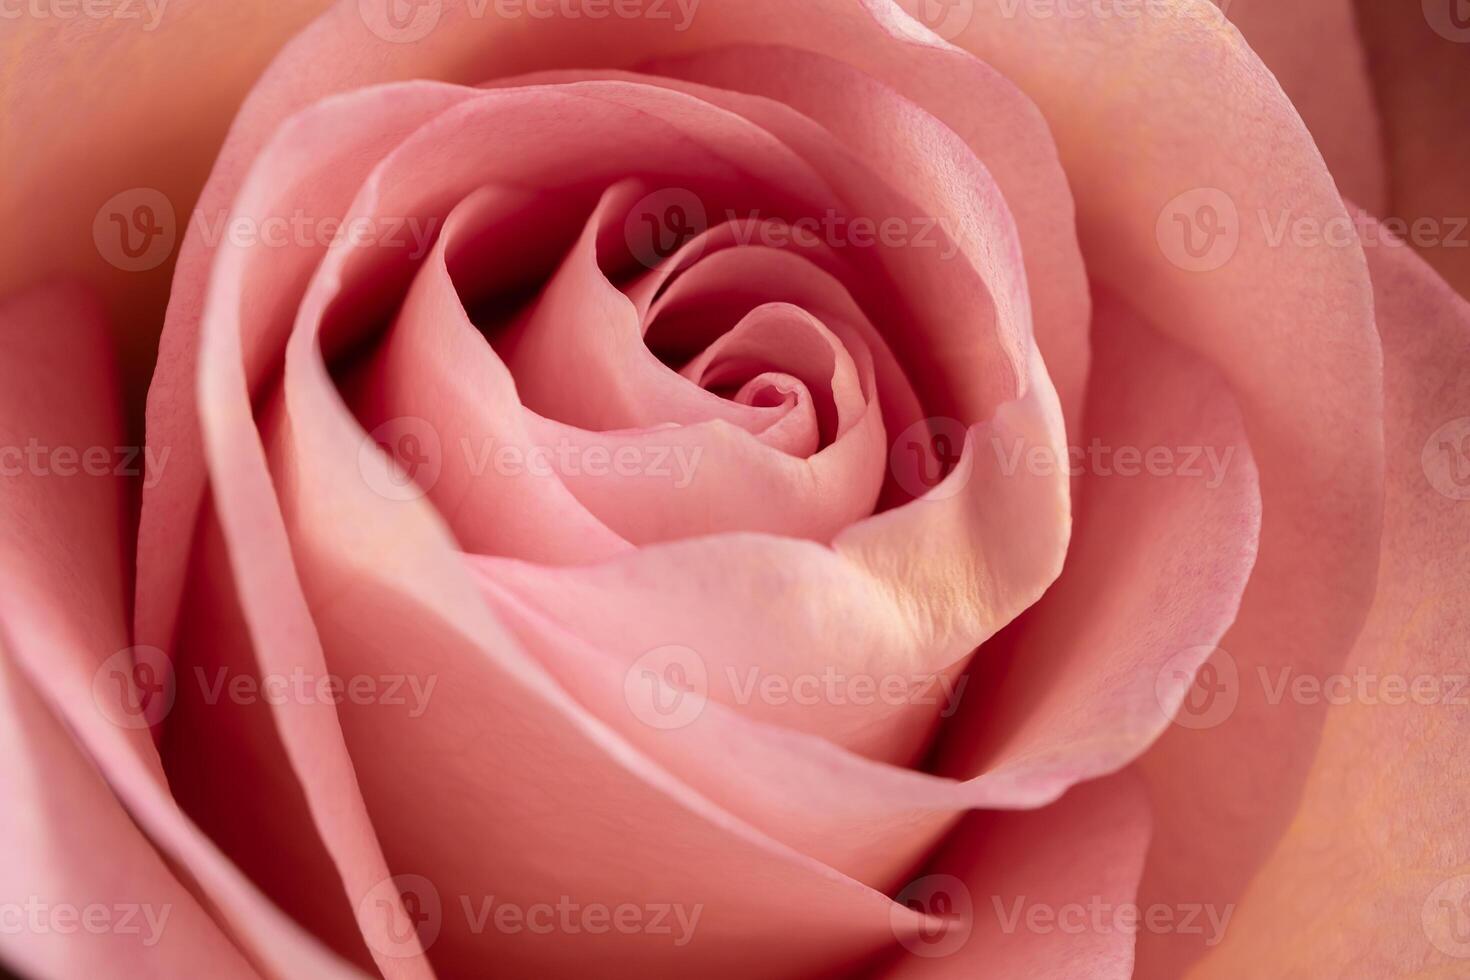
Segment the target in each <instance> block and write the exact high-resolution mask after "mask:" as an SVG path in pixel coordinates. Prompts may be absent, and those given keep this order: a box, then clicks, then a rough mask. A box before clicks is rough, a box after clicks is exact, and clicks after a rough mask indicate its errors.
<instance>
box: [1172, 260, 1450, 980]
mask: <svg viewBox="0 0 1470 980" xmlns="http://www.w3.org/2000/svg"><path fill="white" fill-rule="evenodd" d="M1369 262H1370V265H1371V268H1372V270H1373V285H1374V295H1375V297H1376V299H1377V310H1378V327H1379V331H1380V333H1381V335H1382V337H1383V350H1384V385H1385V391H1386V426H1385V434H1386V440H1387V445H1388V482H1387V489H1388V492H1387V506H1386V508H1385V513H1384V549H1383V558H1382V563H1381V565H1380V567H1379V575H1378V583H1379V588H1378V594H1377V596H1376V597H1375V599H1374V603H1373V609H1372V612H1371V613H1370V615H1369V620H1368V625H1367V626H1366V627H1365V628H1364V630H1363V635H1362V637H1361V638H1360V639H1359V641H1358V645H1357V646H1356V647H1355V648H1354V650H1353V653H1352V656H1351V657H1350V658H1349V659H1348V661H1347V663H1346V664H1344V665H1343V667H1342V669H1341V675H1340V676H1341V677H1342V678H1343V680H1340V681H1334V679H1333V675H1327V676H1312V675H1308V677H1307V680H1308V683H1309V684H1310V685H1311V686H1308V687H1305V688H1302V690H1304V691H1306V692H1307V693H1306V695H1305V696H1306V697H1317V698H1321V697H1329V698H1331V699H1332V701H1333V707H1331V708H1330V709H1329V710H1328V714H1327V723H1326V726H1325V729H1324V732H1323V738H1322V746H1321V749H1320V751H1319V752H1318V755H1317V758H1316V759H1315V760H1314V762H1313V765H1312V769H1311V773H1310V775H1309V777H1308V780H1307V786H1306V790H1305V792H1304V795H1303V799H1302V803H1301V806H1300V808H1299V809H1298V810H1297V811H1296V813H1295V814H1294V816H1293V819H1292V823H1291V827H1290V829H1289V830H1288V832H1287V834H1286V836H1285V837H1284V838H1283V839H1282V841H1281V843H1280V844H1279V845H1278V847H1277V848H1276V850H1275V852H1274V853H1273V854H1272V856H1271V859H1270V860H1269V861H1268V862H1267V864H1266V865H1265V867H1264V868H1262V869H1261V872H1260V874H1259V875H1257V877H1256V879H1255V880H1254V881H1253V882H1252V884H1251V887H1250V890H1249V891H1248V892H1247V893H1246V895H1245V897H1244V899H1243V900H1242V902H1241V906H1240V911H1239V913H1238V915H1237V917H1236V922H1235V924H1234V925H1233V926H1232V929H1231V931H1230V933H1229V934H1228V936H1227V939H1226V942H1225V944H1224V945H1223V946H1222V947H1221V948H1220V949H1219V950H1218V951H1216V952H1215V953H1213V954H1212V955H1210V956H1208V957H1207V958H1206V959H1205V960H1204V961H1203V962H1202V963H1201V964H1200V966H1199V968H1198V969H1197V970H1195V971H1194V972H1193V973H1192V974H1191V976H1198V977H1233V976H1239V975H1240V974H1241V971H1242V970H1248V969H1251V968H1252V966H1251V965H1253V964H1260V963H1263V962H1268V963H1271V964H1272V971H1273V974H1274V975H1277V976H1281V977H1291V978H1295V977H1303V978H1305V977H1319V976H1331V975H1354V976H1373V977H1410V976H1415V977H1421V976H1422V977H1431V976H1432V977H1454V976H1463V975H1464V973H1465V969H1466V963H1467V962H1470V942H1467V941H1466V936H1467V934H1466V925H1467V923H1470V915H1467V908H1470V905H1467V904H1466V902H1467V898H1466V896H1467V895H1470V833H1467V829H1466V823H1465V814H1466V812H1467V809H1470V767H1467V763H1466V758H1465V744H1466V738H1467V736H1470V704H1467V701H1470V669H1467V666H1466V648H1465V642H1466V641H1465V637H1466V636H1467V630H1470V610H1467V600H1466V593H1465V587H1464V586H1465V581H1466V578H1467V575H1470V567H1467V565H1470V563H1467V553H1466V549H1465V540H1466V533H1467V520H1470V490H1467V486H1470V454H1467V451H1470V442H1467V437H1470V364H1467V351H1470V305H1467V303H1466V302H1465V300H1464V299H1462V298H1460V297H1458V296H1456V295H1455V294H1454V292H1453V291H1452V290H1451V289H1450V288H1449V287H1448V286H1447V285H1446V284H1445V283H1444V282H1442V281H1440V280H1439V278H1438V277H1437V276H1436V275H1435V273H1434V272H1433V271H1432V270H1430V269H1429V267H1428V266H1427V265H1425V264H1424V262H1423V261H1422V260H1421V259H1419V258H1418V257H1416V256H1415V255H1414V254H1413V252H1412V251H1411V250H1410V249H1409V248H1408V247H1406V246H1402V245H1400V246H1398V247H1385V248H1379V249H1375V250H1373V251H1371V252H1370V253H1369ZM1279 680H1280V679H1279V678H1278V677H1276V676H1274V675H1273V676H1272V677H1271V678H1270V679H1269V682H1270V683H1271V684H1277V683H1279ZM1242 682H1243V683H1255V682H1256V679H1255V678H1250V679H1246V678H1242ZM1291 682H1292V683H1293V684H1296V683H1298V682H1299V679H1298V678H1296V677H1293V678H1291ZM1313 682H1315V683H1313ZM1260 683H1262V684H1265V683H1267V681H1266V680H1265V679H1261V680H1260ZM1295 700H1296V698H1295V697H1293V696H1292V695H1290V694H1288V695H1287V696H1286V698H1285V700H1284V701H1283V702H1282V703H1281V706H1280V708H1279V709H1278V710H1281V711H1290V710H1292V704H1293V702H1294V701H1295ZM1261 749H1262V750H1263V751H1264V750H1265V746H1264V745H1263V746H1262V747H1261ZM1204 775H1206V776H1208V775H1209V774H1208V772H1207V771H1206V772H1205V773H1204Z"/></svg>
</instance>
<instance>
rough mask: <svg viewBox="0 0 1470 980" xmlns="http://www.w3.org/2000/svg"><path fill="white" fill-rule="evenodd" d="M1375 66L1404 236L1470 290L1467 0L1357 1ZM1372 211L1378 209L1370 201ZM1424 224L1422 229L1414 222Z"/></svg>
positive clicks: (1395, 212) (1396, 213)
mask: <svg viewBox="0 0 1470 980" xmlns="http://www.w3.org/2000/svg"><path fill="white" fill-rule="evenodd" d="M1357 7H1358V19H1359V20H1360V22H1361V23H1362V25H1363V43H1364V45H1365V46H1366V47H1367V49H1368V68H1369V70H1370V72H1371V73H1372V76H1373V85H1374V88H1375V89H1376V92H1377V96H1378V105H1379V108H1380V109H1381V110H1382V112H1383V130H1384V131H1383V138H1384V145H1385V147H1386V150H1387V154H1388V179H1389V193H1388V205H1387V208H1386V210H1385V211H1382V212H1377V213H1378V214H1379V215H1380V216H1383V215H1392V216H1393V217H1395V218H1398V219H1401V220H1403V221H1405V222H1407V223H1408V224H1407V229H1405V230H1398V234H1400V235H1401V236H1402V237H1404V238H1405V240H1407V241H1408V242H1409V244H1411V245H1413V246H1414V247H1415V248H1416V249H1418V250H1419V252H1420V254H1422V255H1423V256H1424V258H1425V260H1427V261H1428V262H1429V264H1430V265H1431V266H1433V267H1434V268H1435V269H1437V270H1439V274H1440V275H1442V276H1444V278H1445V279H1446V280H1447V281H1448V282H1449V283H1450V285H1452V286H1454V287H1455V288H1456V289H1458V290H1459V291H1460V295H1461V296H1470V231H1467V230H1466V226H1465V220H1466V219H1467V218H1470V181H1467V180H1466V179H1465V174H1466V173H1467V172H1470V126H1467V125H1466V124H1465V92H1466V91H1467V90H1470V21H1467V19H1466V15H1465V5H1464V3H1463V2H1461V0H1420V2H1418V3H1376V2H1374V0H1358V4H1357ZM1362 203H1363V204H1364V206H1365V207H1367V208H1368V209H1369V210H1370V211H1371V210H1372V205H1371V204H1369V203H1368V202H1366V201H1365V202H1362ZM1416 222H1418V223H1419V225H1418V227H1417V228H1416V225H1415V223H1416Z"/></svg>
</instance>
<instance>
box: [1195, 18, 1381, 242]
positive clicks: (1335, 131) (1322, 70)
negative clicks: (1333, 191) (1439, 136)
mask: <svg viewBox="0 0 1470 980" xmlns="http://www.w3.org/2000/svg"><path fill="white" fill-rule="evenodd" d="M1214 2H1215V4H1216V6H1218V7H1219V8H1220V9H1221V10H1222V11H1224V13H1225V15H1226V16H1227V17H1229V18H1230V23H1232V24H1234V25H1235V26H1236V27H1237V28H1238V29H1239V30H1240V33H1241V34H1243V35H1245V39H1246V42H1247V43H1249V44H1250V46H1251V50H1252V51H1254V52H1255V53H1256V54H1257V55H1258V56H1259V57H1260V59H1261V60H1262V61H1263V62H1265V63H1266V67H1267V68H1269V69H1271V73H1272V74H1273V75H1275V76H1276V80H1277V81H1278V82H1280V83H1281V87H1282V88H1283V89H1284V90H1285V91H1286V96H1287V98H1289V99H1290V100H1291V104H1292V105H1293V106H1295V107H1296V110H1297V112H1299V113H1301V117H1302V121H1303V122H1305V123H1306V124H1307V128H1308V129H1310V130H1311V131H1312V139H1313V140H1315V141H1316V143H1317V148H1318V149H1319V150H1321V151H1322V156H1323V157H1324V158H1325V159H1326V160H1327V169H1328V170H1330V171H1332V176H1333V178H1334V179H1335V180H1336V181H1337V186H1338V188H1339V189H1341V191H1342V194H1343V196H1344V197H1347V198H1351V199H1352V200H1354V201H1358V202H1360V203H1361V204H1362V205H1363V206H1364V207H1366V208H1367V209H1368V210H1369V211H1372V212H1373V213H1375V214H1382V213H1384V212H1383V207H1384V205H1385V204H1386V203H1387V198H1388V173H1387V166H1386V161H1385V160H1384V156H1383V143H1382V141H1381V129H1382V126H1381V124H1380V119H1379V113H1378V107H1377V105H1375V104H1374V99H1373V97H1374V91H1373V85H1372V82H1371V81H1370V80H1369V78H1368V63H1367V59H1366V58H1365V57H1364V52H1363V35H1361V34H1360V32H1359V29H1358V23H1357V17H1356V16H1355V14H1354V11H1353V0H1297V2H1295V3H1275V2H1273V0H1214ZM1367 33H1368V34H1371V33H1372V32H1371V31H1369V32H1367ZM1306 37H1310V38H1311V39H1312V43H1310V44H1303V43H1302V39H1303V38H1306ZM1391 125H1392V123H1391V122H1390V126H1391Z"/></svg>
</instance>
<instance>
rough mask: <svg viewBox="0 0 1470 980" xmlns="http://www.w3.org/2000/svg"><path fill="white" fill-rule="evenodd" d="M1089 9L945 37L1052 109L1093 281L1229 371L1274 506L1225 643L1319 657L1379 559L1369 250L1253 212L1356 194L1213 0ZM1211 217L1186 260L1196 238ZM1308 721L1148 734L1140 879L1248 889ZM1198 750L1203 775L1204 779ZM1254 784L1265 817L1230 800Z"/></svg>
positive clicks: (1252, 709) (1258, 719)
mask: <svg viewBox="0 0 1470 980" xmlns="http://www.w3.org/2000/svg"><path fill="white" fill-rule="evenodd" d="M904 6H905V9H910V10H912V9H915V7H916V4H915V3H914V0H904ZM1084 14H1085V15H1084V16H1081V17H1056V18H1049V19H1044V20H1043V19H1037V18H1032V17H1006V16H1004V13H1003V11H1002V10H1001V9H1000V7H999V6H992V5H989V4H977V5H976V6H975V10H974V17H973V18H972V19H971V20H970V22H969V24H968V25H967V26H966V28H965V29H964V30H963V31H962V32H961V33H960V34H959V35H958V36H957V37H956V38H955V43H957V44H960V45H962V46H963V47H965V48H967V49H969V50H972V51H974V52H976V53H977V54H979V55H980V56H981V57H983V58H985V59H986V60H987V61H989V62H990V63H991V64H993V65H995V66H996V67H997V68H999V69H1000V70H1001V71H1003V72H1004V73H1005V74H1007V75H1008V76H1009V77H1010V78H1011V79H1012V80H1013V81H1015V82H1016V83H1017V84H1019V85H1020V86H1021V88H1022V89H1023V90H1024V91H1025V92H1026V93H1027V94H1028V95H1030V96H1031V97H1032V98H1033V99H1035V100H1036V102H1037V104H1038V105H1039V106H1040V107H1041V109H1042V112H1043V113H1045V114H1046V117H1047V120H1048V122H1049V123H1050V124H1051V128H1052V132H1053V134H1054V135H1055V136H1056V139H1057V145H1058V148H1059V150H1060V152H1061V157H1062V162H1063V165H1064V166H1065V167H1066V168H1067V171H1068V174H1069V176H1070V177H1071V183H1072V188H1073V192H1074V194H1075V195H1076V199H1077V208H1078V227H1079V231H1080V236H1081V239H1082V243H1083V253H1084V256H1085V257H1086V259H1087V263H1088V270H1089V273H1090V274H1091V275H1092V276H1093V278H1094V280H1095V281H1096V282H1097V283H1099V284H1101V285H1104V286H1106V287H1107V288H1109V289H1110V290H1112V291H1113V292H1115V293H1117V295H1118V296H1119V297H1120V298H1121V299H1122V300H1123V301H1124V302H1126V303H1127V304H1128V305H1129V306H1131V307H1133V308H1134V309H1136V310H1137V311H1138V312H1139V314H1140V315H1142V316H1143V317H1144V318H1145V319H1146V320H1147V321H1148V322H1149V323H1151V324H1153V325H1155V326H1156V327H1157V329H1159V330H1160V331H1162V332H1164V333H1166V334H1167V335H1169V336H1170V337H1172V338H1174V339H1177V340H1178V341H1180V342H1181V343H1183V344H1184V345H1185V346H1187V347H1190V348H1192V349H1194V350H1197V351H1200V352H1201V353H1203V354H1204V355H1205V356H1206V357H1208V358H1209V359H1210V360H1212V361H1213V362H1215V363H1216V364H1217V365H1218V366H1219V368H1220V370H1221V373H1222V374H1223V375H1224V377H1225V379H1226V381H1227V382H1228V383H1229V384H1230V385H1231V387H1232V388H1233V389H1234V391H1235V393H1236V397H1237V400H1238V401H1239V403H1240V406H1241V411H1242V415H1243V416H1244V419H1245V423H1246V428H1247V432H1248V434H1249V436H1250V442H1251V448H1252V450H1253V453H1254V455H1255V459H1256V463H1257V465H1258V466H1259V467H1260V472H1261V486H1262V488H1263V489H1262V498H1263V500H1262V512H1263V526H1262V532H1261V547H1260V552H1259V556H1258V560H1257V562H1256V567H1255V570H1254V572H1253V574H1252V577H1251V582H1250V585H1249V587H1248V589H1247V591H1246V596H1245V600H1244V602H1243V604H1242V607H1241V614H1240V616H1239V618H1238V619H1237V622H1236V625H1235V626H1234V627H1233V628H1232V630H1231V631H1230V633H1229V634H1227V636H1226V637H1225V639H1224V641H1223V646H1224V647H1225V648H1226V649H1227V650H1229V652H1230V653H1231V654H1232V655H1233V656H1234V657H1235V659H1236V662H1237V663H1238V665H1239V667H1240V669H1241V671H1242V672H1249V671H1253V670H1254V669H1255V668H1256V667H1257V666H1258V665H1266V666H1268V667H1269V666H1271V665H1274V664H1278V663H1282V662H1289V663H1291V664H1294V665H1296V666H1297V667H1298V668H1299V669H1303V670H1307V671H1323V672H1326V671H1330V670H1332V669H1334V668H1335V667H1336V666H1337V665H1340V664H1341V662H1342V659H1343V658H1344V657H1345V656H1346V654H1347V651H1348V650H1349V649H1350V647H1351V645H1352V642H1353V639H1354V637H1355V636H1356V634H1357V631H1358V629H1359V628H1360V626H1361V621H1362V617H1363V610H1365V609H1366V607H1367V603H1368V601H1369V599H1370V598H1371V595H1372V583H1373V576H1374V569H1375V565H1376V554H1377V545H1378V524H1379V519H1380V518H1379V515H1380V510H1381V505H1382V479H1381V474H1382V466H1381V465H1380V460H1381V453H1382V439H1381V432H1380V426H1381V399H1380V396H1379V393H1380V392H1381V371H1380V363H1381V354H1380V351H1379V349H1378V339H1377V336H1376V334H1375V332H1374V330H1373V321H1372V294H1371V286H1370V283H1369V281H1368V277H1367V273H1366V267H1365V264H1364V261H1363V258H1362V253H1361V250H1360V249H1359V248H1357V247H1355V246H1353V245H1351V244H1350V245H1349V246H1348V247H1344V248H1333V247H1320V246H1319V247H1315V248H1313V247H1309V246H1306V245H1303V244H1301V243H1299V242H1297V241H1294V240H1292V239H1290V238H1287V239H1285V240H1283V241H1282V242H1280V243H1279V244H1276V243H1273V242H1272V241H1271V240H1270V238H1269V237H1268V229H1266V228H1262V227H1261V226H1260V222H1258V221H1257V220H1256V218H1257V216H1258V215H1259V214H1260V213H1261V212H1263V211H1264V212H1266V213H1267V214H1285V213H1288V212H1289V213H1290V214H1291V215H1292V216H1293V217H1294V218H1296V219H1297V220H1304V221H1306V222H1307V223H1308V224H1309V225H1311V226H1314V227H1318V228H1327V227H1328V226H1329V222H1332V223H1335V225H1346V224H1347V223H1348V221H1349V218H1348V215H1347V212H1346V210H1345V209H1344V207H1343V205H1342V203H1341V199H1340V197H1339V195H1338V192H1337V189H1336V187H1335V185H1334V184H1333V181H1332V179H1331V177H1330V175H1329V174H1328V173H1327V170H1326V167H1325V166H1324V165H1323V164H1322V161H1321V157H1320V155H1319V154H1318V153H1317V151H1316V148H1315V146H1314V144H1313V142H1312V140H1311V138H1310V135H1309V134H1308V133H1307V131H1306V129H1305V127H1304V126H1303V125H1302V123H1301V121H1300V119H1299V117H1298V116H1297V114H1296V111H1295V110H1294V109H1293V108H1292V106H1291V105H1290V103H1288V102H1287V100H1286V98H1285V96H1284V95H1283V94H1282V93H1281V91H1280V89H1279V88H1278V87H1277V86H1276V84H1275V81H1274V80H1273V79H1272V78H1271V76H1270V74H1269V73H1268V72H1267V71H1266V70H1265V68H1264V67H1263V66H1262V65H1261V63H1260V62H1259V60H1258V59H1257V58H1256V57H1255V56H1254V55H1253V54H1252V53H1251V52H1250V51H1249V49H1248V48H1246V47H1245V45H1244V44H1243V43H1242V42H1241V41H1240V38H1239V36H1238V34H1236V32H1234V31H1233V30H1232V29H1230V28H1229V27H1228V26H1227V25H1225V24H1224V22H1223V21H1222V20H1221V18H1220V15H1219V12H1218V11H1217V10H1216V9H1215V8H1214V7H1213V6H1212V5H1210V4H1207V3H1204V2H1202V0H1194V2H1184V0H1180V2H1176V3H1170V4H1167V5H1165V6H1163V7H1162V8H1159V12H1158V13H1157V14H1152V13H1151V14H1150V15H1149V16H1141V17H1135V18H1121V17H1108V16H1105V15H1104V14H1105V12H1101V11H1098V10H1093V9H1089V10H1086V11H1084ZM1100 79H1106V84H1099V83H1098V82H1099V80H1100ZM1162 134H1167V136H1166V137H1164V136H1163V135H1162ZM1184 195H1190V196H1184ZM1232 212H1233V213H1234V215H1235V217H1236V219H1237V220H1236V221H1234V222H1232V220H1231V214H1232ZM1209 215H1213V216H1214V218H1215V219H1217V220H1215V221H1213V222H1212V221H1211V220H1208V216H1209ZM1236 230H1238V238H1237V237H1236V235H1235V233H1234V232H1235V231H1236ZM1183 231H1189V232H1190V233H1191V234H1193V235H1194V237H1193V239H1192V242H1193V246H1190V245H1189V244H1188V243H1186V242H1185V241H1184V240H1183V238H1182V235H1181V232H1183ZM1202 231H1203V232H1204V233H1205V235H1206V247H1205V250H1204V251H1203V252H1201V253H1200V258H1199V260H1196V259H1194V258H1193V257H1191V256H1190V254H1189V252H1188V251H1187V249H1188V248H1189V247H1195V248H1196V249H1198V247H1199V246H1200V241H1201V240H1200V238H1199V236H1198V234H1195V233H1199V232H1202ZM1201 263H1202V264H1201ZM1320 722H1321V714H1320V711H1303V712H1300V713H1283V712H1279V711H1274V710H1271V709H1270V708H1269V706H1268V705H1266V704H1265V703H1264V702H1263V701H1262V700H1260V699H1259V698H1243V699H1242V701H1241V704H1240V705H1239V707H1238V708H1237V710H1236V712H1235V714H1234V716H1232V718H1231V719H1230V721H1229V722H1228V723H1227V724H1225V725H1222V726H1220V727H1218V728H1214V729H1209V730H1203V731H1187V730H1184V729H1176V730H1174V731H1171V732H1170V733H1169V734H1168V735H1166V736H1165V737H1164V738H1163V739H1162V740H1161V741H1160V743H1159V744H1158V745H1157V746H1156V747H1155V748H1154V750H1153V751H1152V753H1151V755H1157V756H1159V757H1160V759H1164V758H1166V757H1167V759H1168V760H1169V761H1168V763H1167V764H1166V765H1163V766H1161V768H1164V769H1167V770H1168V772H1170V773H1171V774H1172V775H1170V776H1168V777H1163V778H1160V779H1157V780H1154V781H1153V784H1152V787H1151V788H1152V792H1153V794H1154V798H1155V802H1156V804H1157V806H1158V808H1159V809H1158V818H1157V820H1156V836H1155V845H1154V848H1153V851H1152V856H1151V857H1150V864H1151V870H1150V871H1149V872H1148V873H1147V874H1146V875H1145V884H1144V887H1143V893H1144V895H1145V896H1147V897H1148V899H1149V900H1150V901H1161V902H1164V903H1165V904H1169V903H1171V902H1173V903H1178V902H1187V901H1192V900H1194V893H1195V892H1197V891H1198V890H1199V889H1200V888H1201V883H1203V882H1210V883H1211V884H1214V883H1217V882H1221V881H1225V880H1231V881H1233V882H1234V884H1235V887H1238V888H1243V887H1244V885H1245V882H1246V880H1247V878H1248V876H1249V874H1250V871H1251V869H1252V868H1253V867H1254V866H1255V865H1256V864H1257V863H1259V862H1260V861H1261V860H1262V859H1263V858H1264V857H1265V855H1266V854H1267V853H1268V851H1269V849H1270V847H1271V845H1272V842H1273V841H1274V839H1275V838H1276V836H1278V835H1279V834H1280V833H1281V831H1282V830H1283V829H1284V828H1285V822H1286V820H1287V819H1288V818H1289V814H1290V802H1289V801H1290V798H1291V797H1292V796H1293V794H1295V793H1296V792H1297V791H1298V790H1299V788H1300V784H1301V780H1302V778H1303V777H1304V775H1305V772H1306V768H1307V766H1308V765H1309V763H1310V760H1311V757H1312V752H1313V747H1314V745H1315V741H1316V739H1317V736H1318V733H1319V728H1320ZM1263 735H1264V736H1266V738H1267V740H1268V741H1269V742H1270V744H1271V745H1272V747H1273V750H1272V752H1271V753H1270V755H1269V756H1268V757H1267V758H1265V759H1260V758H1257V757H1256V756H1254V755H1252V754H1251V753H1250V752H1248V751H1246V750H1245V749H1244V748H1243V744H1242V741H1241V739H1242V738H1245V737H1246V736H1249V744H1256V740H1257V738H1258V737H1260V736H1263ZM1202 769H1203V770H1205V771H1208V772H1210V773H1211V774H1212V778H1211V779H1210V780H1209V781H1208V782H1203V783H1202V782H1201V781H1200V780H1199V779H1197V778H1194V775H1193V774H1194V773H1197V772H1199V771H1201V770H1202ZM1146 772H1149V773H1150V774H1151V773H1152V770H1151V768H1150V767H1146ZM1245 800H1250V801H1251V806H1252V808H1253V811H1254V812H1256V813H1257V814H1258V815H1259V819H1253V820H1250V821H1241V820H1238V819H1236V817H1235V816H1234V811H1233V809H1232V808H1233V807H1236V806H1239V805H1241V801H1245ZM1154 944H1158V945H1160V946H1164V945H1168V944H1178V945H1175V946H1174V947H1173V948H1174V949H1176V950H1180V951H1181V955H1186V956H1187V955H1188V954H1187V952H1186V951H1183V941H1181V940H1180V938H1179V937H1178V936H1177V935H1175V936H1154V935H1149V936H1147V937H1145V938H1144V939H1143V940H1142V941H1141V943H1140V958H1141V961H1142V960H1143V959H1144V958H1145V957H1146V956H1149V955H1154V954H1152V953H1150V952H1149V948H1150V946H1151V945H1154ZM1158 955H1159V956H1165V954H1163V953H1159V954H1158ZM1170 955H1172V954H1170ZM1160 965H1162V966H1163V968H1164V969H1165V970H1166V972H1170V971H1177V970H1178V969H1179V968H1180V964H1179V963H1178V962H1175V961H1173V960H1169V961H1168V963H1167V964H1164V963H1163V961H1160Z"/></svg>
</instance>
